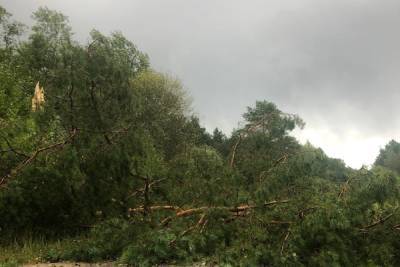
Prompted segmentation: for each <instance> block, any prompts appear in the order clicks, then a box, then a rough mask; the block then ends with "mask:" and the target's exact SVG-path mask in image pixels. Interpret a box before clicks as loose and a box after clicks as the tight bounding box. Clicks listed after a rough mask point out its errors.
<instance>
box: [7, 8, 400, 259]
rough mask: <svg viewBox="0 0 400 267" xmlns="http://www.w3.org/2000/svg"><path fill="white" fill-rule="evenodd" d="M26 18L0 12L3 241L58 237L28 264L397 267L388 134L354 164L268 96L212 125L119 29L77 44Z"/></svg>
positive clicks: (399, 165) (63, 31) (44, 15)
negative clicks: (220, 125) (306, 139)
mask: <svg viewBox="0 0 400 267" xmlns="http://www.w3.org/2000/svg"><path fill="white" fill-rule="evenodd" d="M33 18H34V20H35V23H34V25H33V26H32V27H31V29H28V28H27V27H26V26H25V25H23V24H21V23H19V22H16V21H14V20H13V18H12V16H11V15H10V14H9V13H8V12H7V11H6V10H5V9H4V8H2V7H0V25H1V26H0V244H2V246H3V247H4V246H7V245H9V244H11V243H12V242H15V240H17V242H24V241H23V240H24V238H25V237H26V236H33V238H34V239H35V238H39V237H40V238H43V239H44V240H46V242H49V243H51V242H53V241H55V240H61V241H60V242H63V244H64V245H63V246H61V247H60V246H49V247H48V249H46V250H45V251H42V252H41V253H40V255H38V257H39V258H40V260H43V261H63V260H75V261H105V260H118V261H120V262H121V263H126V264H129V265H133V266H152V265H155V264H163V263H169V264H182V263H186V264H187V263H197V262H204V261H205V262H207V263H210V264H220V265H223V266H224V265H227V266H326V265H328V266H354V265H356V266H397V265H399V264H400V238H399V237H400V214H399V199H400V190H399V189H400V188H399V182H400V181H399V174H400V144H399V143H397V142H396V141H394V140H393V141H391V142H389V143H388V145H387V146H386V147H385V148H383V149H382V150H381V152H380V154H379V155H378V157H377V160H376V162H375V164H374V165H373V166H372V167H371V168H364V167H363V168H361V169H359V170H354V169H351V168H348V167H346V165H345V164H344V162H343V161H342V160H338V159H333V158H329V157H328V156H327V155H326V154H325V153H324V152H323V151H322V150H321V149H319V148H316V147H313V146H312V145H311V144H309V143H307V144H305V145H302V144H300V143H299V142H298V141H297V140H296V139H295V138H294V137H293V136H292V135H290V133H291V131H293V130H294V129H295V128H302V127H303V126H304V122H303V120H302V119H301V118H300V117H299V116H297V115H296V114H289V113H285V112H283V111H281V110H280V109H279V108H278V107H277V106H276V105H275V104H274V103H271V102H269V101H257V102H256V103H255V105H254V106H252V107H248V108H247V110H245V112H244V113H243V120H242V122H241V123H240V125H241V126H240V127H238V128H237V129H235V130H233V132H232V133H231V134H230V135H229V136H227V135H225V134H224V133H223V132H222V131H220V130H218V129H215V130H214V131H213V133H208V132H207V131H206V130H205V128H203V127H202V126H201V122H200V121H199V119H198V118H197V117H196V116H195V115H194V114H193V112H192V111H191V108H190V101H189V98H188V96H187V94H186V92H185V90H184V88H183V86H182V84H181V83H180V81H179V80H178V79H176V78H174V77H171V76H169V75H166V74H163V73H160V72H157V71H156V70H154V69H153V68H152V67H151V65H150V62H149V58H148V56H147V55H146V54H144V53H142V52H141V51H139V50H138V48H137V47H136V46H135V45H134V44H133V43H132V42H131V41H129V40H128V39H126V38H125V37H124V36H123V35H122V34H121V33H119V32H114V33H112V34H110V35H104V34H102V33H100V32H99V31H96V30H93V31H92V32H91V33H90V38H89V41H88V43H86V44H81V43H79V42H77V41H75V40H74V39H73V33H72V29H71V28H70V26H69V24H68V19H67V17H66V16H64V15H63V14H61V13H59V12H56V11H52V10H49V9H47V8H40V9H39V10H37V11H36V12H34V13H33ZM24 36H25V37H24ZM35 86H36V90H35V91H34V89H35ZM2 246H0V254H1V247H2ZM8 260H10V259H6V260H5V261H8Z"/></svg>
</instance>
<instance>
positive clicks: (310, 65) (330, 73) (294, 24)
mask: <svg viewBox="0 0 400 267" xmlns="http://www.w3.org/2000/svg"><path fill="white" fill-rule="evenodd" d="M0 4H2V5H3V6H4V7H5V8H6V9H8V10H9V11H10V12H11V13H13V14H14V16H15V18H16V19H18V20H20V21H23V22H26V23H27V24H30V23H31V21H30V20H29V16H30V13H31V12H32V11H34V10H35V9H37V8H38V7H39V6H44V5H45V6H48V7H49V8H52V9H56V10H59V11H61V12H63V13H64V14H65V15H67V16H68V17H69V18H70V21H71V25H72V27H73V29H74V31H75V32H76V37H77V39H78V40H80V41H82V42H86V41H87V36H88V32H89V31H90V30H91V29H92V28H96V29H99V30H100V31H103V32H105V33H108V32H111V31H114V30H120V31H122V32H123V33H124V34H125V35H126V36H127V37H128V38H129V39H131V40H133V41H134V42H135V43H136V44H137V45H138V47H139V48H140V49H141V50H143V51H145V52H146V53H148V54H149V56H150V59H151V61H152V64H153V66H154V67H155V68H156V69H158V70H161V71H165V72H169V73H171V74H172V75H176V76H178V77H179V78H180V79H181V80H182V81H183V83H184V84H185V86H186V87H187V89H188V90H189V93H190V95H191V96H192V97H193V99H194V108H195V110H196V112H197V113H198V114H199V116H200V118H201V119H202V121H203V123H204V124H205V125H206V126H207V128H209V129H212V128H214V127H217V126H218V127H220V128H222V129H223V130H225V131H226V132H228V133H229V132H230V131H231V129H232V128H234V127H236V126H237V122H238V121H239V120H240V119H241V118H240V116H241V113H243V111H244V110H245V107H246V106H249V105H252V104H253V103H254V102H255V101H256V100H261V99H266V100H270V101H273V102H275V103H277V104H278V106H279V107H280V108H281V109H283V110H284V111H288V112H293V113H298V114H299V115H300V116H301V117H303V118H304V120H305V121H306V122H307V126H306V127H307V128H306V129H308V130H307V131H306V132H305V133H306V134H303V135H301V134H300V135H299V136H300V139H310V141H315V143H317V145H320V146H322V147H323V148H324V149H325V150H327V151H328V152H330V153H331V154H332V155H333V156H338V157H339V156H340V157H342V158H344V159H345V160H346V162H347V163H348V164H350V165H353V166H359V165H360V164H362V163H367V164H369V163H371V162H372V160H373V158H374V157H375V156H376V152H377V151H378V149H379V146H382V145H383V144H384V142H386V141H387V140H389V139H391V138H396V137H397V135H398V132H399V130H400V120H399V119H398V116H397V114H398V113H399V111H400V106H399V105H398V100H399V99H400V90H399V89H398V85H399V84H400V75H399V70H400V49H399V47H400V35H399V34H398V27H399V25H400V2H399V1H389V0H381V1H374V0H369V1H368V0H364V1H361V0H336V1H331V0H302V1H299V0H293V1H282V0H280V1H265V0H264V1H233V0H224V1H222V0H217V1H216V0H203V1H194V0H168V1H166V0H154V1H153V0H140V1H135V0H134V1H127V0H118V1H115V0H114V1H111V0H108V1H106V0H89V1H79V0H69V1H63V0H41V1H39V0H36V1H35V0H2V1H0ZM317 133H319V134H322V136H320V137H318V138H317V137H315V135H316V134H317ZM315 138H317V139H318V140H317V139H315ZM313 139H315V140H313ZM363 140H364V141H365V142H364V141H363ZM371 140H372V141H371ZM356 142H358V143H357V146H356V147H353V148H348V147H349V144H354V143H356ZM363 142H364V143H363ZM367 145H368V146H371V148H370V149H369V150H365V151H361V152H360V153H364V154H365V153H366V154H368V157H360V158H359V159H356V157H357V154H355V152H354V151H353V150H356V149H362V148H363V147H364V146H367ZM340 147H342V148H341V149H339V148H340ZM335 149H336V150H335ZM349 149H350V150H352V151H349ZM352 153H353V154H352Z"/></svg>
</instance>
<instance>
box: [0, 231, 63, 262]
mask: <svg viewBox="0 0 400 267" xmlns="http://www.w3.org/2000/svg"><path fill="white" fill-rule="evenodd" d="M70 241H71V240H69V239H64V240H62V241H52V242H49V241H46V240H44V239H41V238H39V239H38V238H36V239H33V238H24V239H21V240H18V241H14V242H12V243H11V244H7V245H0V267H13V266H20V265H21V264H24V263H39V262H44V261H46V259H45V258H43V255H46V254H47V253H48V252H49V251H50V250H63V248H64V247H65V246H66V245H67V244H69V243H70Z"/></svg>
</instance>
